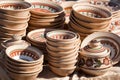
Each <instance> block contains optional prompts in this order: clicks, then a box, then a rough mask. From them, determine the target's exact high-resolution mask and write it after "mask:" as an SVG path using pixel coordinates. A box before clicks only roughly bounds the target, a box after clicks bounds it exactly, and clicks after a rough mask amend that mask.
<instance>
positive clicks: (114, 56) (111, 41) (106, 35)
mask: <svg viewBox="0 0 120 80" xmlns="http://www.w3.org/2000/svg"><path fill="white" fill-rule="evenodd" d="M94 39H96V40H99V41H100V42H101V43H102V44H103V46H105V47H107V48H109V49H110V50H111V53H110V59H111V60H112V64H116V63H118V62H119V59H120V57H119V55H120V54H119V51H120V50H119V45H120V43H119V40H120V37H119V36H118V35H116V34H113V33H110V32H94V33H93V34H90V35H89V36H87V37H86V38H85V39H84V40H83V41H82V43H81V46H80V47H81V48H84V47H85V46H86V45H88V43H89V42H90V41H91V40H94Z"/></svg>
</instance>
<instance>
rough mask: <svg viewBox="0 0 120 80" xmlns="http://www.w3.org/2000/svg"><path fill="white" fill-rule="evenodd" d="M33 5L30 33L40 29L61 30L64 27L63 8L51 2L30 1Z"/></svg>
mask: <svg viewBox="0 0 120 80" xmlns="http://www.w3.org/2000/svg"><path fill="white" fill-rule="evenodd" d="M29 2H30V3H31V4H32V9H31V11H30V12H31V18H30V21H29V28H28V31H31V30H34V29H39V28H61V27H63V26H64V21H65V18H64V16H65V14H64V11H63V8H62V7H61V6H59V5H58V4H55V3H53V2H49V1H47V2H46V1H38V2H36V1H29Z"/></svg>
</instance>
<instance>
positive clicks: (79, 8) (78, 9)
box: [72, 3, 112, 23]
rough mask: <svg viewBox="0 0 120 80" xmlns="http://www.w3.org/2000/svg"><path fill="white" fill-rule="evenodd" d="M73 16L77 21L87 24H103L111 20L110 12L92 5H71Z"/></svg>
mask: <svg viewBox="0 0 120 80" xmlns="http://www.w3.org/2000/svg"><path fill="white" fill-rule="evenodd" d="M72 8H73V14H74V15H75V16H76V17H78V18H79V19H81V20H83V21H87V22H96V23H97V22H103V21H107V20H111V19H112V14H111V12H110V11H108V10H107V9H104V8H100V7H98V6H94V5H88V4H86V5H81V4H79V3H78V4H75V5H73V7H72Z"/></svg>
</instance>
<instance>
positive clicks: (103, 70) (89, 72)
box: [80, 68, 110, 76]
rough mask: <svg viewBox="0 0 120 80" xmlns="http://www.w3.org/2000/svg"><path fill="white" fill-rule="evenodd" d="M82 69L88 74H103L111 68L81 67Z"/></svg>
mask: <svg viewBox="0 0 120 80" xmlns="http://www.w3.org/2000/svg"><path fill="white" fill-rule="evenodd" d="M80 69H81V70H83V71H84V72H85V73H87V74H91V75H95V76H96V75H97V76H99V75H103V74H105V73H106V72H107V71H109V70H110V68H105V69H86V68H80Z"/></svg>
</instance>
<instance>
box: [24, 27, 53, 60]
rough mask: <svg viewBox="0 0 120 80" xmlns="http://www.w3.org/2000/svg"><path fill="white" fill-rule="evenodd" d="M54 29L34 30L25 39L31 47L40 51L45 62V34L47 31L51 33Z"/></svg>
mask: <svg viewBox="0 0 120 80" xmlns="http://www.w3.org/2000/svg"><path fill="white" fill-rule="evenodd" d="M53 30H55V29H45V28H42V29H36V30H32V31H30V32H29V33H28V34H27V36H26V39H27V41H28V42H30V43H31V44H32V45H33V46H35V47H37V48H39V49H40V50H42V52H43V53H44V55H45V60H47V51H46V37H45V35H46V33H47V32H49V31H53Z"/></svg>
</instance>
